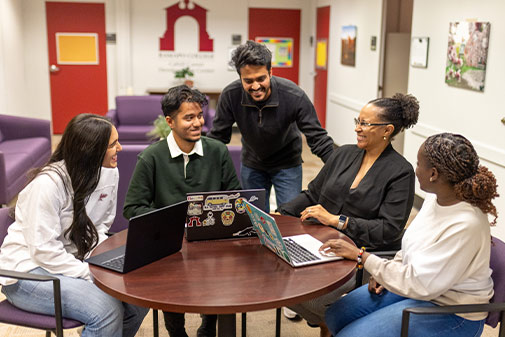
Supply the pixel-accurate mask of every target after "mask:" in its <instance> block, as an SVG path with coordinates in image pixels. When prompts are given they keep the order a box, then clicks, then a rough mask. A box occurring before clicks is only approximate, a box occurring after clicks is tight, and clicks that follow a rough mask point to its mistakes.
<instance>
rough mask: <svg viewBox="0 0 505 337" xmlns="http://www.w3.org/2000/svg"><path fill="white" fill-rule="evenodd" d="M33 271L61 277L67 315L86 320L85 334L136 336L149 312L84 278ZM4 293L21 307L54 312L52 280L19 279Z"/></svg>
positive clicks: (83, 335) (50, 313) (7, 287)
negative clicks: (110, 294) (113, 295)
mask: <svg viewBox="0 0 505 337" xmlns="http://www.w3.org/2000/svg"><path fill="white" fill-rule="evenodd" d="M30 273H31V274H38V275H52V276H55V277H57V278H59V279H60V288H61V304H62V311H63V317H66V318H71V319H75V320H78V321H81V322H83V323H84V325H85V326H84V330H83V332H82V335H81V336H82V337H92V336H93V337H95V336H96V337H99V336H114V337H116V336H124V337H133V336H135V334H136V333H137V330H138V329H139V327H140V325H141V324H142V321H143V320H144V316H145V315H146V314H147V312H148V311H149V309H147V308H142V307H138V306H135V305H132V304H127V303H123V302H121V301H120V300H118V299H115V298H114V297H112V296H109V295H107V294H106V293H104V292H103V291H102V290H100V289H99V288H98V287H97V286H96V285H94V284H93V283H91V282H89V281H86V280H84V279H80V278H73V277H68V276H63V275H54V274H50V273H48V272H47V271H45V270H44V269H42V268H40V267H39V268H35V269H33V270H32V271H30ZM2 292H3V293H4V294H5V296H6V297H7V299H8V300H9V302H11V303H12V304H13V305H15V306H16V307H18V308H20V309H23V310H26V311H31V312H35V313H40V314H48V315H54V300H53V283H52V282H37V281H27V280H19V281H18V282H17V283H14V284H11V285H8V286H3V287H2Z"/></svg>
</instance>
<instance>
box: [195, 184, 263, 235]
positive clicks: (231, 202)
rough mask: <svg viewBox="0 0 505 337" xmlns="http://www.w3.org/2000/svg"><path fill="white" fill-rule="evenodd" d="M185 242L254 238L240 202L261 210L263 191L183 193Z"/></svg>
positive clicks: (242, 204)
mask: <svg viewBox="0 0 505 337" xmlns="http://www.w3.org/2000/svg"><path fill="white" fill-rule="evenodd" d="M187 201H188V212H187V215H188V217H187V220H186V240H188V241H196V240H217V239H239V238H249V237H252V236H254V237H255V236H256V232H255V230H254V228H253V226H252V224H251V220H250V219H249V216H248V215H247V214H246V211H245V205H244V201H248V202H250V203H251V204H253V205H255V206H257V207H260V208H264V207H265V190H264V189H248V190H232V191H211V192H194V193H187Z"/></svg>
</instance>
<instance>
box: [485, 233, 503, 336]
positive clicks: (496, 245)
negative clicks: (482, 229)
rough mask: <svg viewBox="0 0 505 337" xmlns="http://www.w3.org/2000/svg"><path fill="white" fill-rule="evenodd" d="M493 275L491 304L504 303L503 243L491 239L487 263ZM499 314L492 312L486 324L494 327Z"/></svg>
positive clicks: (496, 239)
mask: <svg viewBox="0 0 505 337" xmlns="http://www.w3.org/2000/svg"><path fill="white" fill-rule="evenodd" d="M489 265H490V267H491V269H492V270H493V273H492V274H491V277H492V278H493V283H494V296H493V298H491V303H503V302H505V243H504V242H503V241H501V240H500V239H498V238H495V237H493V242H492V244H491V261H490V263H489ZM500 314H501V313H500V312H492V313H490V314H489V316H488V317H487V319H486V324H488V325H490V326H492V327H493V328H494V327H496V325H497V324H498V321H499V320H500Z"/></svg>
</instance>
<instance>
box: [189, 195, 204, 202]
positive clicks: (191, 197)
mask: <svg viewBox="0 0 505 337" xmlns="http://www.w3.org/2000/svg"><path fill="white" fill-rule="evenodd" d="M186 199H188V201H203V195H188V197H187V198H186Z"/></svg>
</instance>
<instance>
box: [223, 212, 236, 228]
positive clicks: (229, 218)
mask: <svg viewBox="0 0 505 337" xmlns="http://www.w3.org/2000/svg"><path fill="white" fill-rule="evenodd" d="M234 219H235V213H233V211H224V212H223V213H221V222H222V223H223V225H225V226H230V225H231V224H232V223H233V220H234Z"/></svg>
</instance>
